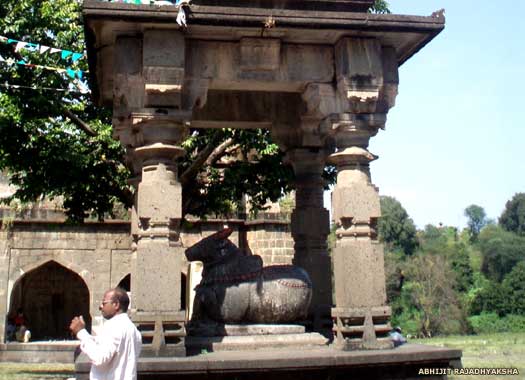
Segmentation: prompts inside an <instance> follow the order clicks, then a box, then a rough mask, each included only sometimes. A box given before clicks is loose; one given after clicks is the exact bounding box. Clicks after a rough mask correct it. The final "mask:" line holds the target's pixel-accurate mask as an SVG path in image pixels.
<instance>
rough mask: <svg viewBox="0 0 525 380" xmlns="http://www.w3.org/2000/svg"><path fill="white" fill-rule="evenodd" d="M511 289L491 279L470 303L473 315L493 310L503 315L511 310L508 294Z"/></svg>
mask: <svg viewBox="0 0 525 380" xmlns="http://www.w3.org/2000/svg"><path fill="white" fill-rule="evenodd" d="M509 293H510V289H508V288H507V287H505V286H504V285H502V284H500V283H498V282H495V281H489V282H487V284H486V286H485V287H484V288H482V289H481V290H479V291H478V292H477V294H476V296H475V297H474V299H473V300H472V303H471V305H470V314H471V315H480V314H482V313H483V312H492V313H495V314H497V315H498V316H500V317H502V316H504V315H506V314H507V313H508V311H509V305H508V298H507V296H508V294H509Z"/></svg>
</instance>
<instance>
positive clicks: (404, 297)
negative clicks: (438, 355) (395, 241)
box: [393, 254, 466, 337]
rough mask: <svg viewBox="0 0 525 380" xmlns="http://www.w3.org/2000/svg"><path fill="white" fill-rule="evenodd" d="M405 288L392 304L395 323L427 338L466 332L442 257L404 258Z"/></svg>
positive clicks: (459, 304) (449, 270) (447, 269)
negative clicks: (394, 312) (395, 312)
mask: <svg viewBox="0 0 525 380" xmlns="http://www.w3.org/2000/svg"><path fill="white" fill-rule="evenodd" d="M406 259H407V263H406V266H405V269H406V270H405V285H404V286H403V289H402V291H401V296H400V297H399V299H398V300H397V301H396V303H395V305H393V310H395V311H397V312H398V313H399V314H397V315H395V317H394V323H396V324H399V325H401V326H404V327H409V330H411V332H412V333H417V334H418V335H421V336H425V337H430V336H433V335H436V334H450V333H461V332H464V331H465V330H466V315H465V313H464V311H463V310H462V309H461V303H460V302H459V299H458V295H457V293H456V291H455V290H454V286H455V275H454V273H453V272H452V270H451V268H450V264H449V263H448V261H447V259H446V258H445V257H444V256H441V255H433V254H427V255H413V256H411V257H408V258H406Z"/></svg>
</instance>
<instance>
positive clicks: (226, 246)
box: [185, 228, 239, 266]
mask: <svg viewBox="0 0 525 380" xmlns="http://www.w3.org/2000/svg"><path fill="white" fill-rule="evenodd" d="M232 232H233V230H232V229H231V228H225V229H223V230H222V231H219V232H216V233H214V234H212V235H210V236H208V237H207V238H204V239H202V240H201V241H199V242H198V243H196V244H194V245H192V246H191V247H189V248H188V249H186V251H185V254H186V258H187V259H188V261H196V260H199V261H202V262H203V263H204V265H205V266H206V265H207V264H208V265H209V264H212V263H216V262H220V261H223V260H225V259H227V258H229V257H231V256H232V255H236V254H239V252H238V251H239V248H237V247H236V246H235V245H234V244H233V243H232V242H231V241H230V240H228V237H229V236H230V235H231V233H232Z"/></svg>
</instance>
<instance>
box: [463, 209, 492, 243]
mask: <svg viewBox="0 0 525 380" xmlns="http://www.w3.org/2000/svg"><path fill="white" fill-rule="evenodd" d="M465 216H466V217H467V218H468V221H467V228H468V231H469V234H470V240H471V241H473V242H474V241H476V240H477V239H478V235H479V233H480V231H481V229H482V228H483V227H485V226H486V225H487V214H486V213H485V210H484V209H483V207H481V206H478V205H470V206H468V207H467V208H466V209H465Z"/></svg>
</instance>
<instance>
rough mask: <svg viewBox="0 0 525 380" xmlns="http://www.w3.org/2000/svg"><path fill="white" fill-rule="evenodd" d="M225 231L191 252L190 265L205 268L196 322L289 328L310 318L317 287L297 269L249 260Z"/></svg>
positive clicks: (256, 258)
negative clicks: (278, 325)
mask: <svg viewBox="0 0 525 380" xmlns="http://www.w3.org/2000/svg"><path fill="white" fill-rule="evenodd" d="M231 232H232V231H231V229H224V230H222V231H219V232H217V233H215V234H213V235H211V236H209V237H207V238H205V239H203V240H201V241H200V242H198V243H197V244H195V245H193V246H192V247H190V248H188V249H187V250H186V257H187V258H188V260H189V261H195V260H199V261H202V262H203V264H204V269H203V272H202V280H201V282H200V284H199V285H198V286H197V287H196V296H195V303H194V316H193V318H192V321H196V320H197V321H204V320H212V321H215V322H220V323H287V322H293V321H298V320H301V319H304V318H305V317H306V314H307V311H308V307H309V305H310V300H311V298H312V283H311V281H310V278H309V277H308V274H307V273H306V272H305V271H304V269H302V268H299V267H297V266H294V265H276V266H269V267H263V265H262V259H261V257H260V256H257V255H249V256H246V255H243V254H242V252H241V251H240V249H239V248H237V247H236V246H235V245H234V244H233V243H232V242H231V241H230V240H229V239H228V236H229V235H230V234H231Z"/></svg>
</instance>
